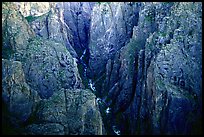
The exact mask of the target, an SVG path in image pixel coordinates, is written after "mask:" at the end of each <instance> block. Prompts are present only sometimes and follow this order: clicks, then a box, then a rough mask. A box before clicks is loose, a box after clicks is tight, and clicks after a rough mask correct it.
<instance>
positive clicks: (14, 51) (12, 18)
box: [2, 2, 35, 59]
mask: <svg viewBox="0 0 204 137" xmlns="http://www.w3.org/2000/svg"><path fill="white" fill-rule="evenodd" d="M2 36H3V37H2V40H3V46H2V50H3V51H4V52H3V53H2V58H6V59H10V58H14V55H15V56H16V58H17V57H20V56H22V54H23V50H25V48H26V45H27V44H28V41H29V40H30V39H31V38H33V37H34V36H35V34H34V32H33V31H32V30H31V29H30V26H29V24H28V23H27V22H26V21H25V18H24V17H23V16H22V15H21V14H20V13H19V12H18V10H17V7H16V6H15V5H14V4H12V3H9V2H4V3H3V5H2Z"/></svg>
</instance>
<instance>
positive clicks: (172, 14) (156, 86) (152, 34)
mask: <svg viewBox="0 0 204 137" xmlns="http://www.w3.org/2000/svg"><path fill="white" fill-rule="evenodd" d="M200 6H201V5H200V3H195V4H193V3H187V4H184V3H179V4H176V3H174V4H173V3H169V4H167V3H155V4H152V3H145V4H144V5H142V6H141V10H140V11H139V13H140V16H139V20H138V25H137V26H135V27H134V28H133V36H132V39H131V40H130V42H129V43H128V44H127V45H126V46H124V47H123V48H121V50H120V51H119V52H118V53H117V54H116V55H115V58H114V60H113V61H111V60H109V61H108V63H107V64H106V75H105V79H104V82H101V81H100V83H103V84H101V85H102V86H101V87H103V88H102V91H99V92H101V93H100V94H101V95H102V97H103V98H104V100H105V102H106V103H107V104H108V105H109V106H110V107H111V109H112V111H113V113H115V119H117V120H116V124H118V126H119V127H120V130H121V132H122V134H189V133H190V134H195V133H196V129H195V128H192V126H191V125H195V123H199V122H198V121H199V120H198V119H200V118H201V111H200V110H201V108H200V107H201V100H202V99H201V98H200V97H199V95H198V94H201V89H202V86H201V81H202V76H201V74H202V72H201V69H202V67H201V66H202V65H201V64H200V61H201V51H202V50H201V35H200V34H202V32H201V31H200V30H201V29H199V30H198V31H192V29H193V28H194V27H198V28H201V7H200ZM193 7H195V8H194V10H193ZM166 8H168V9H169V11H165V10H164V9H166ZM185 9H187V10H185ZM184 16H185V18H184ZM186 18H187V19H186ZM193 20H194V21H195V20H196V21H195V22H194V21H193ZM190 22H191V23H190ZM194 29H195V28H194ZM190 43H194V44H190ZM194 45H195V46H196V48H195V47H194ZM104 47H105V46H104ZM192 51H194V53H196V55H195V54H192ZM96 52H97V51H96ZM101 52H102V51H101ZM195 56H196V57H195ZM195 58H196V59H195ZM194 59H195V60H194ZM194 67H195V68H194ZM192 70H193V72H192ZM192 114H194V115H196V116H197V118H194V119H193V118H192V117H191V115H192ZM182 125H185V126H182ZM128 127H129V128H128ZM197 127H199V126H198V125H197ZM135 129H138V130H135Z"/></svg>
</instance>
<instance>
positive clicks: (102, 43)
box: [89, 2, 140, 89]
mask: <svg viewBox="0 0 204 137" xmlns="http://www.w3.org/2000/svg"><path fill="white" fill-rule="evenodd" d="M139 7H140V5H139V4H138V3H132V2H127V3H123V2H120V3H117V2H116V3H110V2H101V3H97V4H96V5H95V6H94V9H93V13H92V22H91V29H90V44H89V48H90V61H89V65H90V71H91V77H92V78H94V79H97V78H99V77H100V76H102V75H103V73H104V71H105V64H106V63H107V61H108V59H113V58H114V55H115V53H116V51H118V50H119V49H120V48H121V47H122V46H125V44H126V43H127V42H128V41H129V39H130V38H131V36H132V28H133V26H134V25H136V24H137V20H138V16H139V12H138V11H139ZM99 89H100V88H99Z"/></svg>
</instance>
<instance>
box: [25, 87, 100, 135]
mask: <svg viewBox="0 0 204 137" xmlns="http://www.w3.org/2000/svg"><path fill="white" fill-rule="evenodd" d="M95 98H96V97H95V95H94V94H93V93H91V92H90V91H89V90H79V89H77V90H67V89H61V90H59V91H58V92H56V93H54V94H53V96H52V97H51V98H49V99H48V100H42V101H41V102H40V103H39V105H38V110H37V112H36V116H35V117H36V121H35V123H34V124H31V125H29V126H27V127H26V129H27V131H28V134H35V135H101V134H102V118H101V116H100V112H99V110H98V106H97V103H96V100H95Z"/></svg>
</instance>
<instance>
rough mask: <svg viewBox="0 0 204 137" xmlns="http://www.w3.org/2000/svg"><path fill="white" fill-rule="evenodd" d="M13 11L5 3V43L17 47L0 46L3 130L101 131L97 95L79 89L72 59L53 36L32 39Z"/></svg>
mask: <svg viewBox="0 0 204 137" xmlns="http://www.w3.org/2000/svg"><path fill="white" fill-rule="evenodd" d="M12 9H15V10H16V9H17V8H16V7H15V5H13V3H3V12H2V15H3V25H2V26H3V27H4V30H3V32H5V33H6V34H7V35H5V37H4V38H3V47H6V46H8V44H10V49H8V51H10V50H11V49H12V50H14V49H16V50H15V52H14V55H12V54H7V53H6V52H7V50H3V56H2V58H3V59H2V66H3V68H2V83H3V86H2V87H3V91H2V99H3V101H2V102H3V112H2V114H3V117H2V119H3V121H2V124H3V125H4V126H5V127H4V129H3V133H4V134H20V135H21V134H26V135H27V134H35V135H36V134H37V135H41V134H43V135H62V134H63V135H67V134H88V135H89V134H102V133H104V130H103V127H102V125H103V123H102V118H101V116H100V112H99V111H98V106H97V104H96V101H95V98H96V97H95V95H94V94H93V93H91V91H89V90H83V89H82V88H83V85H82V82H81V78H80V76H79V73H78V69H77V64H76V59H74V58H73V57H72V56H71V54H70V53H69V51H68V50H67V49H66V47H65V45H64V44H63V43H58V42H57V41H56V40H54V39H55V38H56V39H58V38H57V36H56V37H55V35H51V36H52V38H51V39H53V40H50V39H48V40H47V39H45V37H44V36H43V38H40V37H34V36H35V34H34V33H33V31H32V30H31V28H30V27H29V25H28V24H27V21H26V19H25V18H24V17H23V16H22V15H21V13H19V12H17V10H16V11H13V10H12ZM8 13H10V14H8ZM53 16H54V15H53ZM52 20H53V22H52ZM54 21H55V20H54V19H51V24H52V23H53V24H52V26H54V25H55V22H54ZM15 27H17V28H18V29H19V30H18V33H17V32H16V30H15ZM50 30H52V29H51V28H50ZM53 31H54V30H53ZM52 34H54V32H52ZM20 38H21V39H20ZM12 42H13V43H12ZM22 42H25V43H23V44H24V45H22ZM10 55H12V56H11V57H10ZM4 58H7V59H4ZM17 60H18V61H17Z"/></svg>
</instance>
